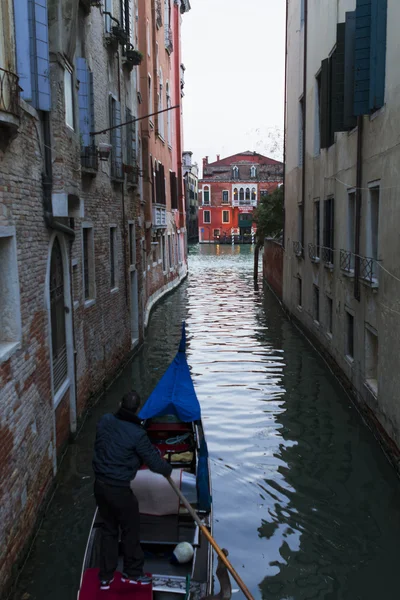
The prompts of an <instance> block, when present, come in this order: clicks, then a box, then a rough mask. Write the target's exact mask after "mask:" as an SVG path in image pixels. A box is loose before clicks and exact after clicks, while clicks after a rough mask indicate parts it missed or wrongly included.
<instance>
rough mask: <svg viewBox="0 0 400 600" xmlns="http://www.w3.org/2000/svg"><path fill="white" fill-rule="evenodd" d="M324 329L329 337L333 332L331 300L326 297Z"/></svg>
mask: <svg viewBox="0 0 400 600" xmlns="http://www.w3.org/2000/svg"><path fill="white" fill-rule="evenodd" d="M326 328H327V331H328V333H329V334H330V335H332V331H333V300H332V298H330V297H329V296H326Z"/></svg>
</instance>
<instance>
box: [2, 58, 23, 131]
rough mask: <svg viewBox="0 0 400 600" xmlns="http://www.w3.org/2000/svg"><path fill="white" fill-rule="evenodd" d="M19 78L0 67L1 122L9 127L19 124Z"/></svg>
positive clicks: (15, 126)
mask: <svg viewBox="0 0 400 600" xmlns="http://www.w3.org/2000/svg"><path fill="white" fill-rule="evenodd" d="M18 81H19V78H18V75H16V74H15V73H12V72H11V71H6V70H5V69H2V68H0V124H1V125H5V126H6V127H9V128H17V127H18V125H19V90H20V88H19V84H18Z"/></svg>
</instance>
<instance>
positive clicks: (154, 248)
mask: <svg viewBox="0 0 400 600" xmlns="http://www.w3.org/2000/svg"><path fill="white" fill-rule="evenodd" d="M151 251H152V255H153V256H152V258H153V267H156V266H157V265H158V242H157V237H156V236H155V235H153V237H152V240H151Z"/></svg>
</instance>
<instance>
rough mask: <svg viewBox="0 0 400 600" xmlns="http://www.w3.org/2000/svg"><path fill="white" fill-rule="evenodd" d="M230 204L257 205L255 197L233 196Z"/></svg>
mask: <svg viewBox="0 0 400 600" xmlns="http://www.w3.org/2000/svg"><path fill="white" fill-rule="evenodd" d="M232 206H257V198H253V199H252V200H249V199H247V200H239V199H238V198H233V200H232Z"/></svg>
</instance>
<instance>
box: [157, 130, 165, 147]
mask: <svg viewBox="0 0 400 600" xmlns="http://www.w3.org/2000/svg"><path fill="white" fill-rule="evenodd" d="M157 137H158V139H159V140H160V142H161V143H162V144H164V146H165V139H164V138H163V136H162V135H161V133H159V132H158V131H157Z"/></svg>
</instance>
